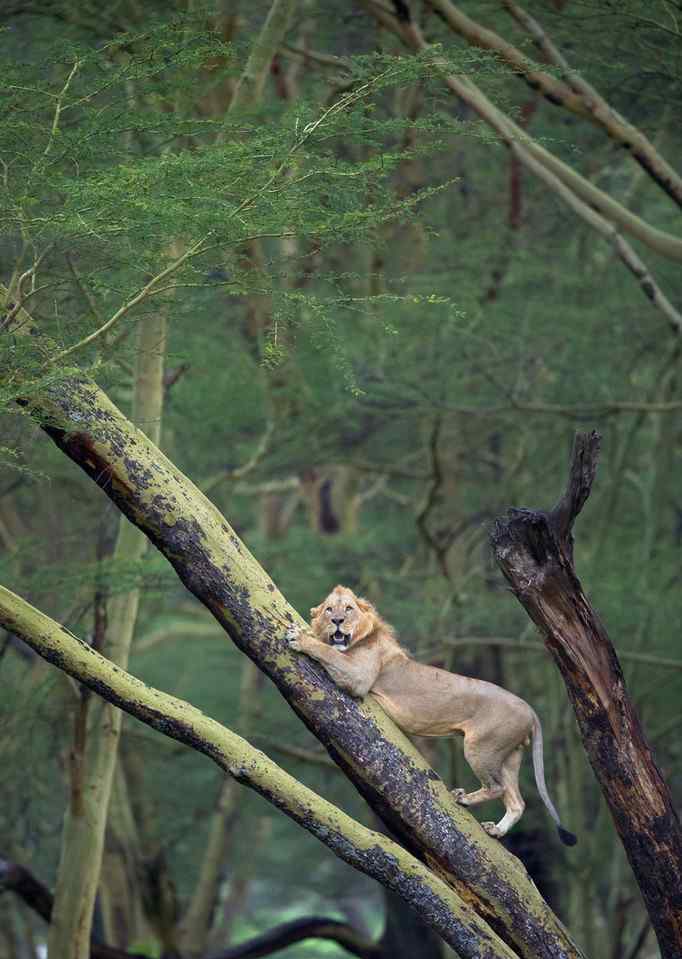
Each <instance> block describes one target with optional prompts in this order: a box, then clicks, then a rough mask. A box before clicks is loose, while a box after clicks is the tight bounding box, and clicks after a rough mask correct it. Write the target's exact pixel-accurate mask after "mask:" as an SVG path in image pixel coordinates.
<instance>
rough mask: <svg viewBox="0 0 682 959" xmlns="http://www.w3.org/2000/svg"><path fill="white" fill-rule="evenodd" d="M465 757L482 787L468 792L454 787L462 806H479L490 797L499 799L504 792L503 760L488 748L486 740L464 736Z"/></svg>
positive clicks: (454, 793)
mask: <svg viewBox="0 0 682 959" xmlns="http://www.w3.org/2000/svg"><path fill="white" fill-rule="evenodd" d="M464 758H465V759H466V761H467V762H468V763H469V765H470V766H471V769H472V770H473V772H474V773H475V775H476V776H477V777H478V779H479V780H480V783H481V788H480V789H476V790H475V791H474V792H471V793H467V792H465V791H464V790H463V789H453V790H452V795H453V796H454V797H455V799H456V800H457V802H458V803H460V805H462V806H477V805H478V804H479V803H482V802H488V800H490V799H499V798H500V796H502V795H503V793H504V783H503V780H502V761H501V760H500V759H499V757H498V756H497V755H496V754H495V753H494V752H493V751H491V750H489V749H487V748H486V743H485V741H482V742H481V741H480V740H478V739H472V738H471V737H467V736H466V735H465V737H464Z"/></svg>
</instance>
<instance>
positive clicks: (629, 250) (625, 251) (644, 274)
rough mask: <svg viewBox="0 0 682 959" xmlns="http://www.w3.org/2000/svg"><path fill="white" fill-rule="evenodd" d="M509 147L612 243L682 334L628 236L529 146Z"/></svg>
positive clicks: (679, 318) (681, 321) (679, 320)
mask: <svg viewBox="0 0 682 959" xmlns="http://www.w3.org/2000/svg"><path fill="white" fill-rule="evenodd" d="M509 148H510V149H511V151H512V153H514V154H515V155H516V156H517V157H518V158H519V160H520V161H521V162H522V163H523V164H524V165H525V166H527V167H528V169H529V170H532V171H533V173H535V175H536V176H537V177H538V178H539V179H541V180H544V181H545V183H547V185H548V186H550V187H551V188H552V189H553V190H554V191H555V193H557V194H558V195H559V196H560V197H561V198H562V200H564V202H565V203H566V204H568V206H570V207H571V209H572V210H573V211H574V212H575V213H577V214H578V216H579V217H580V218H581V219H583V220H584V221H585V222H586V223H589V225H590V226H591V227H593V228H594V229H595V230H596V231H597V233H601V235H602V236H603V237H605V238H606V239H607V240H608V241H609V242H610V243H611V245H612V247H613V248H614V250H615V251H616V255H617V256H618V257H619V259H620V260H621V261H622V262H623V263H624V264H625V266H626V267H627V269H628V270H629V271H630V272H631V273H632V274H633V276H635V277H636V279H637V280H638V281H639V285H640V286H641V288H642V291H643V293H644V295H645V296H646V297H647V299H649V300H650V301H651V303H652V304H653V306H655V307H656V308H657V309H658V310H660V311H661V313H662V314H663V316H665V318H666V319H667V320H668V322H669V323H670V326H671V327H672V329H673V331H674V332H675V333H680V332H682V315H681V314H680V313H679V311H678V310H676V309H675V307H674V306H673V305H672V303H671V302H670V300H669V299H668V297H667V296H666V295H665V293H664V292H663V291H662V290H661V288H660V286H659V285H658V284H657V283H656V281H655V280H654V278H653V276H652V275H651V273H650V272H649V270H648V269H647V267H646V265H645V264H644V263H643V262H642V260H641V259H640V258H639V256H638V255H637V253H635V250H634V248H633V247H632V246H631V245H630V243H629V242H628V241H627V240H626V239H625V237H623V236H622V235H621V234H620V233H619V232H618V230H617V229H616V227H615V226H614V225H613V223H610V222H609V221H608V220H607V219H605V217H603V216H602V215H601V214H600V213H598V212H597V211H596V210H594V209H592V207H591V206H589V205H588V204H587V203H585V202H584V201H583V200H581V199H580V197H578V196H576V194H575V193H574V192H573V191H572V190H571V189H569V188H568V187H567V186H566V185H565V184H564V183H562V182H561V180H560V179H559V177H558V176H556V175H555V174H554V173H552V171H551V170H548V169H547V167H545V166H544V165H543V164H542V163H540V162H539V161H538V160H536V159H535V157H533V156H532V155H531V154H530V153H529V152H528V150H527V149H526V146H525V145H522V144H521V143H510V144H509Z"/></svg>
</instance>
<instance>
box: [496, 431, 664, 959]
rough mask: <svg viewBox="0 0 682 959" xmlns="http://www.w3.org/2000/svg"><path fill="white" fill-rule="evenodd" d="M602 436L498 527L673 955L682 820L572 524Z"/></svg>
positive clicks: (504, 555) (582, 442) (500, 554)
mask: <svg viewBox="0 0 682 959" xmlns="http://www.w3.org/2000/svg"><path fill="white" fill-rule="evenodd" d="M599 446H600V436H599V434H598V433H596V432H592V433H578V434H577V435H576V437H575V441H574V445H573V452H572V454H571V461H570V467H569V477H568V483H567V486H566V490H565V492H564V494H563V496H562V497H561V499H560V500H559V502H558V503H557V504H556V506H555V507H554V508H553V509H552V510H550V511H549V512H548V513H547V512H543V511H541V510H530V509H510V510H509V511H508V513H507V514H506V516H505V517H503V518H501V519H499V520H498V521H497V522H496V524H495V527H494V530H493V532H492V535H491V541H492V546H493V551H494V553H495V558H496V559H497V562H498V564H499V566H500V568H501V570H502V572H503V573H504V575H505V577H506V579H507V580H508V582H509V583H510V585H511V588H512V592H513V593H514V595H515V596H516V598H517V599H518V600H519V602H520V603H521V605H522V606H523V607H524V608H525V610H526V612H527V613H528V615H529V616H530V618H531V620H532V621H533V622H534V623H535V624H536V626H538V628H539V629H540V631H541V633H542V635H543V637H544V640H545V645H546V646H547V648H548V650H549V651H550V653H551V654H552V656H553V658H554V660H555V662H556V664H557V666H558V667H559V670H560V672H561V675H562V676H563V679H564V682H565V684H566V689H567V691H568V695H569V697H570V700H571V703H572V704H573V709H574V711H575V714H576V718H577V720H578V726H579V728H580V734H581V737H582V740H583V744H584V746H585V749H586V751H587V755H588V757H589V760H590V763H591V764H592V768H593V769H594V772H595V774H596V776H597V779H598V781H599V784H600V786H601V790H602V792H603V794H604V797H605V799H606V801H607V803H608V806H609V809H610V811H611V815H612V817H613V821H614V823H615V826H616V829H617V831H618V834H619V836H620V839H621V841H622V843H623V846H624V848H625V852H626V854H627V857H628V859H629V861H630V865H631V867H632V870H633V873H634V875H635V878H636V880H637V882H638V884H639V887H640V890H641V892H642V896H643V898H644V902H645V905H646V908H647V911H648V913H649V916H650V917H651V922H652V925H653V927H654V930H655V932H656V936H657V938H658V941H659V945H660V948H661V955H662V956H663V957H664V959H674V957H679V956H680V955H681V954H682V829H681V828H680V821H679V818H678V816H677V813H676V812H675V810H674V808H673V805H672V801H671V797H670V792H669V790H668V787H667V785H666V783H665V782H664V780H663V777H662V776H661V773H660V771H659V769H658V767H657V765H656V763H655V760H654V758H653V754H652V751H651V747H650V746H649V744H648V742H647V740H646V737H645V735H644V731H643V729H642V726H641V724H640V721H639V717H638V716H637V713H636V711H635V708H634V706H633V704H632V702H631V700H630V698H629V696H628V693H627V690H626V688H625V680H624V678H623V672H622V670H621V667H620V663H619V661H618V657H617V655H616V651H615V649H614V647H613V644H612V643H611V640H610V639H609V637H608V634H607V632H606V629H605V627H604V625H603V623H602V622H601V620H600V619H599V617H598V615H597V613H596V612H595V611H594V610H593V609H592V607H591V605H590V603H589V602H588V600H587V598H586V596H585V594H584V592H583V590H582V586H581V585H580V581H579V580H578V577H577V576H576V573H575V569H574V566H573V535H572V528H573V524H574V522H575V519H576V517H577V516H578V514H579V513H580V510H581V509H582V508H583V506H584V504H585V502H586V500H587V498H588V496H589V494H590V490H591V488H592V483H593V481H594V477H595V473H596V468H597V459H598V455H599Z"/></svg>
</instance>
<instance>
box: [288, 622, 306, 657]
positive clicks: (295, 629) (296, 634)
mask: <svg viewBox="0 0 682 959" xmlns="http://www.w3.org/2000/svg"><path fill="white" fill-rule="evenodd" d="M302 632H303V631H302V629H301V627H300V626H290V627H289V629H288V630H287V631H286V633H285V639H286V641H287V642H288V643H289V649H295V650H296V652H299V653H300V652H302V651H303V644H302V643H301V634H302Z"/></svg>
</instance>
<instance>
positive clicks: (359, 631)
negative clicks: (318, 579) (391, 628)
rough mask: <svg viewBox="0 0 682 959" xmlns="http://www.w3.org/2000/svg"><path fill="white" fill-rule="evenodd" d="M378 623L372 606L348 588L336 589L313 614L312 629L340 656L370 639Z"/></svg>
mask: <svg viewBox="0 0 682 959" xmlns="http://www.w3.org/2000/svg"><path fill="white" fill-rule="evenodd" d="M379 622H380V620H379V616H378V614H377V611H376V610H375V608H374V607H373V606H372V604H371V603H368V602H367V600H366V599H360V597H359V596H356V595H355V593H354V592H353V590H352V589H348V588H347V587H346V586H335V587H334V589H333V590H332V591H331V593H330V594H329V596H327V598H326V599H325V600H323V601H322V602H321V603H320V605H319V606H314V607H313V608H312V609H311V610H310V625H311V627H312V630H313V632H314V633H315V635H316V636H317V637H318V638H319V639H320V640H322V642H325V643H329V645H330V646H333V647H334V649H338V650H340V651H341V652H343V651H345V650H346V649H348V647H349V646H352V645H353V643H357V642H359V641H360V640H361V639H364V638H365V637H366V636H369V635H370V634H371V633H372V632H374V630H375V629H376V628H377V626H378V625H379Z"/></svg>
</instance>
